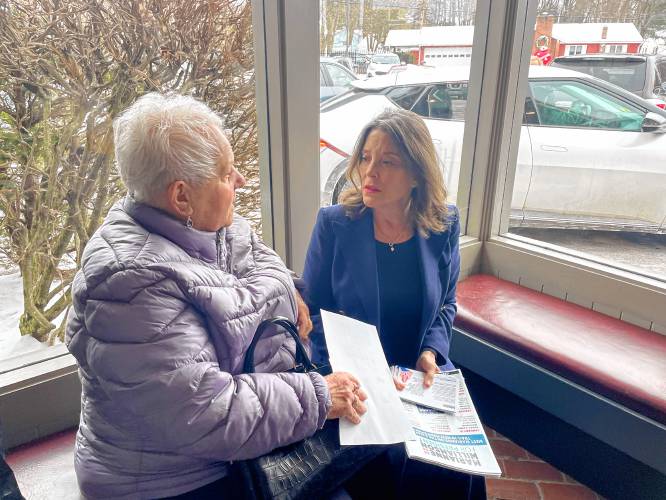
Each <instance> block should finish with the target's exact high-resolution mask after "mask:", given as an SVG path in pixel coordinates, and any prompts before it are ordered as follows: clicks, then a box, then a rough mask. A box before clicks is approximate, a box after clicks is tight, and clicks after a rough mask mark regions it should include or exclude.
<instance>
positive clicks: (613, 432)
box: [451, 275, 666, 474]
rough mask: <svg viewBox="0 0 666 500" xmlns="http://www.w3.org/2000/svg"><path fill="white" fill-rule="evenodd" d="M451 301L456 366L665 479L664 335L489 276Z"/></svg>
mask: <svg viewBox="0 0 666 500" xmlns="http://www.w3.org/2000/svg"><path fill="white" fill-rule="evenodd" d="M457 299H458V314H457V317H456V321H455V326H454V338H453V343H452V354H451V356H452V358H453V361H454V362H455V363H457V364H460V365H462V366H464V367H466V368H468V369H470V370H471V371H473V372H474V373H476V374H479V375H480V376H481V377H483V378H484V379H487V380H489V381H492V382H493V383H494V384H497V385H499V386H500V387H502V388H503V389H506V390H508V391H510V392H512V393H513V394H516V395H518V396H520V397H521V398H523V399H524V400H527V401H528V402H530V403H532V404H534V405H536V406H538V407H539V408H541V409H543V410H545V411H547V412H548V413H550V414H552V415H555V416H556V417H558V418H559V419H562V420H564V421H565V422H567V423H569V424H571V425H574V426H575V427H576V428H578V429H580V430H582V431H584V432H586V433H588V434H590V435H592V436H594V437H595V438H597V439H599V440H601V441H603V442H604V443H607V444H609V445H610V446H612V447H614V448H615V449H617V450H620V451H622V452H623V453H626V454H627V455H629V456H631V457H633V458H635V459H636V460H639V461H640V462H642V463H644V464H646V465H648V466H649V467H651V468H654V469H656V470H657V471H660V472H661V474H666V336H663V335H660V334H658V333H655V332H651V331H648V330H645V329H643V328H640V327H637V326H634V325H631V324H628V323H626V322H623V321H620V320H617V319H614V318H611V317H609V316H606V315H604V314H601V313H599V312H596V311H593V310H590V309H585V308H583V307H580V306H578V305H575V304H571V303H569V302H565V301H563V300H561V299H558V298H555V297H551V296H549V295H546V294H543V293H539V292H536V291H534V290H531V289H529V288H525V287H522V286H519V285H516V284H514V283H510V282H507V281H503V280H500V279H498V278H495V277H493V276H488V275H475V276H472V277H470V278H468V279H466V280H464V281H462V282H460V283H459V284H458V291H457Z"/></svg>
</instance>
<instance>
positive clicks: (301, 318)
mask: <svg viewBox="0 0 666 500" xmlns="http://www.w3.org/2000/svg"><path fill="white" fill-rule="evenodd" d="M296 308H297V312H298V318H297V319H296V326H297V327H298V336H299V337H300V338H301V339H302V340H307V339H308V335H309V334H310V332H311V331H312V319H311V318H310V310H309V309H308V306H307V304H306V303H305V301H304V300H303V298H302V297H301V295H300V294H299V293H298V291H297V292H296Z"/></svg>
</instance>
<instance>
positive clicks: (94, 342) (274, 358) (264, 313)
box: [66, 197, 331, 498]
mask: <svg viewBox="0 0 666 500" xmlns="http://www.w3.org/2000/svg"><path fill="white" fill-rule="evenodd" d="M72 297H73V307H72V309H71V311H70V314H69V316H68V318H67V331H66V342H67V346H68V348H69V350H70V352H71V353H72V354H73V355H74V356H75V357H76V359H77V361H78V363H79V374H80V377H81V383H82V385H83V393H82V396H81V424H80V427H79V432H78V435H77V439H76V456H75V468H76V475H77V478H78V481H79V486H80V488H81V491H82V493H83V494H84V495H85V496H86V497H89V498H156V497H164V496H172V495H178V494H181V493H184V492H187V491H191V490H193V489H196V488H198V487H200V486H203V485H205V484H207V483H210V482H212V481H215V480H216V479H219V478H221V477H223V476H224V475H225V474H226V473H227V464H226V463H225V462H227V461H229V460H238V459H245V458H250V457H256V456H259V455H261V454H264V453H266V452H268V451H270V450H272V449H273V448H276V447H278V446H282V445H286V444H289V443H292V442H295V441H298V440H301V439H303V438H305V437H307V436H309V435H311V434H313V433H314V432H315V431H316V430H317V429H318V428H320V427H321V426H322V425H323V424H324V421H325V419H326V414H327V412H328V409H329V407H330V404H331V403H330V396H329V394H328V389H327V386H326V382H325V381H324V379H323V378H322V377H321V376H320V375H318V374H293V373H257V374H253V375H247V374H246V375H241V373H240V372H241V369H242V362H243V357H244V353H245V351H246V349H247V346H248V345H249V343H250V340H251V339H252V336H253V334H254V332H255V330H256V327H257V325H258V324H259V322H260V321H262V320H263V319H265V318H269V317H272V316H276V315H279V316H287V317H289V318H291V319H294V317H295V314H296V306H295V299H294V289H293V282H292V280H291V278H290V276H289V273H288V271H287V269H286V268H285V267H284V264H283V263H282V261H281V260H280V259H279V257H278V256H277V255H276V254H275V253H274V252H273V251H272V250H270V249H269V248H268V247H266V246H265V245H264V244H263V243H262V242H261V241H260V240H259V239H258V238H257V236H256V235H255V234H254V233H253V232H252V231H251V230H250V228H249V226H248V224H247V222H246V221H245V220H243V219H242V218H240V217H238V216H237V217H235V220H234V224H233V225H232V226H231V227H229V228H227V229H226V230H221V231H219V232H218V233H207V232H202V231H197V230H195V229H192V228H187V227H185V225H183V224H182V223H181V222H179V221H177V220H176V219H173V218H171V217H170V216H169V215H167V214H165V213H164V212H161V211H159V210H157V209H154V208H151V207H148V206H146V205H142V204H138V203H136V202H134V201H133V200H132V199H131V198H129V197H128V198H126V199H125V200H123V201H121V202H119V203H118V204H116V205H115V206H114V207H113V208H112V209H111V211H110V212H109V214H108V216H107V218H106V220H105V221H104V223H103V224H102V226H101V227H100V228H99V229H98V231H97V232H96V233H95V234H94V235H93V237H92V238H91V239H90V241H89V242H88V245H87V246H86V249H85V252H84V254H83V260H82V266H81V270H80V271H79V272H78V273H77V274H76V277H75V279H74V283H73V287H72ZM264 338H265V340H264V339H262V340H261V341H260V342H259V344H258V345H257V349H256V352H255V361H256V362H257V371H260V372H278V371H281V370H286V369H288V368H290V367H291V366H293V354H292V353H293V341H292V340H291V339H287V336H286V335H284V334H283V333H280V334H278V333H275V332H272V334H271V335H265V337H264Z"/></svg>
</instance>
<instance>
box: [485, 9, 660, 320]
mask: <svg viewBox="0 0 666 500" xmlns="http://www.w3.org/2000/svg"><path fill="white" fill-rule="evenodd" d="M569 8H570V7H569V6H567V5H566V4H560V5H559V7H558V9H560V11H561V12H558V13H557V14H558V16H559V18H556V19H555V20H556V21H557V19H560V20H562V22H573V21H574V19H576V15H575V13H573V12H570V11H568V10H567V9H569ZM650 8H653V6H650ZM551 19H552V18H551ZM593 20H594V19H593V18H591V19H590V21H593ZM544 21H546V19H543V18H541V16H539V17H538V19H537V23H536V26H537V33H536V34H535V35H534V38H533V39H531V40H527V39H526V40H525V42H524V49H525V48H529V52H530V53H532V54H536V53H537V52H539V51H540V50H541V51H544V50H550V49H544V40H543V38H542V39H539V36H543V35H544V32H543V29H544V28H543V27H544V26H548V22H544ZM558 22H559V21H558ZM662 24H663V23H662ZM598 27H599V25H598V24H595V23H591V24H589V25H586V24H585V23H580V24H579V25H578V26H577V28H576V29H577V30H578V33H580V36H581V37H582V38H590V39H591V38H592V37H594V36H595V33H596V31H595V30H597V29H598ZM539 28H541V32H539ZM611 28H612V27H611ZM637 28H638V29H639V30H640V29H641V28H640V27H638V26H637ZM612 33H613V30H612V29H609V30H608V34H609V36H610V35H611V34H612ZM545 35H546V36H548V33H545ZM547 40H548V38H547V39H546V41H547ZM535 42H536V43H535ZM536 45H541V46H540V47H537V46H536ZM617 46H618V47H621V44H620V45H617ZM550 48H551V49H552V50H557V46H556V45H551V46H550ZM571 51H573V52H571ZM577 51H578V50H577V48H574V47H573V46H567V48H566V51H565V54H569V53H571V54H574V53H576V52H577ZM622 51H623V52H624V50H622ZM581 53H584V52H581ZM651 58H655V56H648V57H646V56H642V55H634V56H632V55H626V56H625V55H623V56H602V55H599V56H594V55H588V56H587V57H584V58H571V59H568V58H566V57H565V58H561V59H559V60H557V61H556V64H555V65H552V66H541V65H539V64H538V63H539V60H538V59H537V58H534V57H533V58H532V59H531V62H532V65H531V66H528V63H527V62H526V61H524V62H523V66H521V75H524V77H523V79H522V80H521V82H520V87H521V88H520V89H519V90H520V91H521V92H520V93H522V92H524V95H525V101H524V109H523V113H522V123H521V124H517V125H516V129H515V132H514V133H513V136H509V138H508V140H507V143H508V144H509V145H508V146H507V147H510V148H515V151H514V153H513V155H514V156H513V157H515V158H517V159H516V160H511V161H512V163H511V164H510V165H509V168H508V169H507V172H508V174H509V175H508V177H506V178H504V179H503V182H505V188H506V187H508V188H509V189H505V190H504V191H503V192H502V193H503V194H502V196H501V199H500V202H501V214H502V216H501V223H500V224H499V230H498V233H499V238H498V239H495V238H491V242H490V244H489V245H488V246H487V252H488V255H489V261H490V262H492V264H491V266H490V267H491V269H492V271H493V272H495V273H496V274H499V275H500V276H503V277H506V278H507V279H512V280H514V281H517V282H520V283H524V284H526V286H530V287H532V288H536V289H538V290H543V291H544V292H546V293H551V294H553V295H556V296H558V297H561V298H565V299H566V300H571V301H573V302H576V303H578V304H580V305H583V306H585V307H591V308H595V309H598V310H600V311H602V312H604V313H605V314H609V315H612V316H615V317H618V318H621V319H623V320H625V321H629V322H632V323H635V324H637V325H640V326H643V327H645V328H648V329H653V330H654V331H662V332H663V330H664V327H663V325H664V323H665V321H666V317H664V315H663V310H661V309H660V308H658V307H655V303H653V302H652V300H657V298H658V297H662V298H663V297H664V296H665V293H666V257H665V256H666V253H665V252H664V248H666V198H665V197H664V196H663V187H662V186H665V185H666V168H665V165H666V163H665V162H664V159H665V158H666V157H665V156H664V151H666V112H663V110H660V109H659V108H658V107H655V106H654V104H653V103H656V99H655V95H658V93H656V92H654V91H653V90H654V89H653V88H650V89H645V88H644V87H645V86H646V85H644V83H645V82H648V81H653V80H655V81H657V80H656V79H655V78H654V76H653V73H654V65H653V64H652V61H653V60H654V59H651ZM535 63H536V64H535ZM596 77H600V78H596ZM604 80H605V81H604ZM656 87H659V85H656V86H655V88H656ZM516 105H517V104H516ZM518 131H520V132H519V133H518ZM512 137H516V139H519V140H517V141H515V144H514V142H513V138H512ZM500 189H501V188H500ZM514 251H516V252H519V253H515V254H514V253H513V252H514ZM505 252H506V253H505ZM499 254H502V257H498V256H499ZM518 255H520V259H521V263H522V264H521V265H518V264H517V263H515V262H514V263H513V264H509V265H507V263H508V262H509V260H505V259H510V258H511V257H512V256H518ZM528 256H530V257H529V258H528ZM620 290H621V291H620ZM645 290H651V292H650V293H652V294H653V295H651V296H650V295H648V296H647V297H649V298H648V299H646V298H642V299H638V297H643V295H642V294H643V292H644V291H645Z"/></svg>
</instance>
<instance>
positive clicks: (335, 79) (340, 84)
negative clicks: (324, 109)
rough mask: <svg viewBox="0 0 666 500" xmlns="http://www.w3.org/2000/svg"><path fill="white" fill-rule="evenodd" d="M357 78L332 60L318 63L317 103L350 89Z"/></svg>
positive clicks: (322, 59) (323, 59) (323, 60)
mask: <svg viewBox="0 0 666 500" xmlns="http://www.w3.org/2000/svg"><path fill="white" fill-rule="evenodd" d="M356 80H357V77H356V75H355V74H354V73H352V72H351V71H349V70H348V69H347V68H345V67H344V66H342V65H341V64H338V63H337V62H335V61H333V60H332V59H325V58H321V59H320V61H319V102H323V101H325V100H327V99H330V98H331V97H334V96H336V95H338V94H340V93H342V92H344V91H345V90H348V89H349V88H350V87H351V83H352V82H354V81H356Z"/></svg>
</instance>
